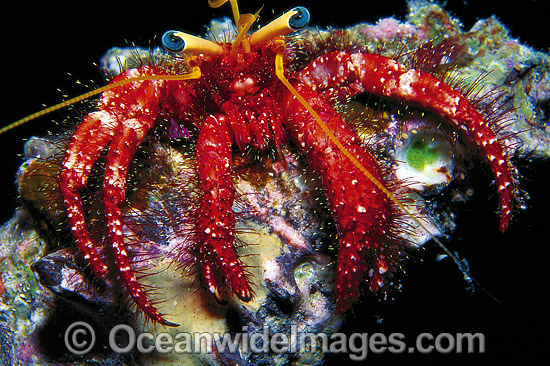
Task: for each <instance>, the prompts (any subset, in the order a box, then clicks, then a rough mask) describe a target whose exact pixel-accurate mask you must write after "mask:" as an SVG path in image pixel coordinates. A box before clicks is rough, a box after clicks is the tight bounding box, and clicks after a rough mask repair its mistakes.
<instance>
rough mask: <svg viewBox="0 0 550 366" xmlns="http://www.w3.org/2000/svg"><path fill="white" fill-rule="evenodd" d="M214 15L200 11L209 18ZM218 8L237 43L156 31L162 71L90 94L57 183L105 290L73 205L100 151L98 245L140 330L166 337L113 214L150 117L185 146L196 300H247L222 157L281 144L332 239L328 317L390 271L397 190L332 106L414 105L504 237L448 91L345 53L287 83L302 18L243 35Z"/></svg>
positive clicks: (505, 174)
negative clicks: (192, 194) (448, 136)
mask: <svg viewBox="0 0 550 366" xmlns="http://www.w3.org/2000/svg"><path fill="white" fill-rule="evenodd" d="M225 2H226V0H209V3H210V5H211V6H213V7H218V6H221V5H223V4H224V3H225ZM231 5H232V8H233V13H234V18H235V24H236V26H237V29H238V35H237V36H236V37H235V39H234V40H232V42H224V43H216V42H213V41H209V40H206V39H203V38H199V37H195V36H192V35H189V34H185V33H183V32H180V31H168V32H166V33H165V34H164V36H163V37H162V44H163V46H164V47H165V49H166V50H167V52H168V54H170V56H167V57H171V59H170V62H168V63H151V64H149V65H143V66H140V67H138V68H134V69H130V70H126V71H124V72H123V73H121V74H120V75H118V76H117V77H116V78H114V79H113V80H112V81H111V83H110V84H109V85H107V86H106V87H103V88H100V89H98V90H96V91H94V93H95V94H98V93H101V97H100V99H99V102H98V110H97V111H94V112H92V113H90V114H88V115H87V116H86V117H85V118H84V119H83V120H82V122H81V123H80V125H79V126H78V128H77V129H76V131H75V133H74V135H73V136H72V138H71V141H70V144H69V146H68V149H67V152H66V155H65V158H64V162H63V169H62V172H61V175H60V177H59V182H60V188H61V192H62V195H63V200H64V204H65V207H66V210H67V215H68V223H69V226H70V228H71V230H72V234H73V236H74V240H75V242H76V244H77V247H78V249H79V252H80V253H81V255H82V256H83V258H84V260H85V261H86V262H87V263H88V264H89V266H90V268H91V269H92V271H93V272H94V273H95V274H96V275H97V276H98V277H102V276H105V275H106V274H107V273H108V272H109V271H110V265H109V264H108V263H106V262H105V261H104V259H103V257H102V256H100V255H99V254H98V251H97V246H98V245H100V244H98V243H96V242H95V241H94V240H92V238H91V237H90V234H89V232H88V225H87V223H86V218H85V217H86V216H85V212H84V209H83V205H82V200H81V197H80V191H81V190H82V189H83V188H84V187H85V186H86V185H87V178H88V176H89V174H90V172H91V170H92V167H93V165H94V163H95V162H96V160H97V159H98V157H99V156H100V154H101V152H102V151H103V150H104V149H106V148H107V147H108V156H107V160H106V164H105V173H104V183H103V185H104V190H103V192H104V210H105V215H106V224H107V230H108V236H109V238H108V239H109V240H108V245H109V247H110V249H111V252H112V257H113V258H114V267H115V268H116V271H117V272H118V274H119V277H120V280H121V282H122V283H123V285H124V288H125V290H126V292H127V293H128V295H129V296H130V297H131V298H132V299H133V301H134V302H135V304H136V305H137V307H138V308H139V309H140V310H141V311H143V313H144V314H146V316H147V317H148V318H149V319H152V320H153V321H155V322H158V323H161V324H164V325H174V324H172V323H170V322H168V321H167V320H165V318H164V317H163V315H162V314H160V313H159V311H158V310H157V309H156V308H155V306H154V305H153V303H152V302H151V300H150V299H149V298H148V296H147V294H146V292H145V290H144V289H143V287H142V285H141V284H140V283H139V282H138V279H137V277H136V274H135V272H134V270H133V269H132V265H131V261H130V258H129V255H128V253H127V252H126V248H125V243H124V235H123V223H122V212H121V207H122V205H123V203H124V200H125V194H126V188H127V187H126V178H127V173H128V167H129V164H130V162H131V160H132V158H133V156H134V153H135V152H136V150H137V149H138V147H139V146H140V144H141V143H142V141H143V140H144V139H145V137H146V135H147V133H148V131H149V130H150V129H151V128H152V127H153V126H154V125H155V123H156V122H157V120H158V119H159V118H160V117H163V118H165V119H168V120H172V121H174V122H175V123H177V124H178V125H180V126H183V128H185V129H186V130H189V131H191V134H192V137H193V138H194V139H196V170H197V171H196V175H197V179H198V187H199V190H200V200H199V204H198V207H197V208H196V214H195V217H194V220H195V221H194V233H193V235H194V252H195V255H196V263H197V266H198V267H199V271H200V274H201V277H202V280H203V284H204V287H205V288H206V289H207V290H208V291H209V292H211V293H212V294H213V296H214V297H215V298H216V299H217V300H218V301H220V302H224V301H225V300H227V299H228V297H229V296H230V295H231V293H234V294H235V295H236V296H237V297H238V298H239V299H241V300H243V301H248V300H250V299H251V298H252V297H253V296H254V292H253V289H252V288H251V285H250V281H249V278H248V275H247V272H246V271H245V270H244V269H243V265H242V263H241V261H240V260H239V258H238V256H237V254H236V252H235V249H234V245H233V243H234V240H235V214H234V213H233V211H232V205H233V202H234V199H235V188H234V186H233V180H232V174H233V154H234V150H235V149H238V150H240V151H242V152H244V151H245V149H257V150H262V149H266V148H273V149H275V150H278V149H280V148H281V146H282V145H283V144H294V145H296V146H297V147H298V149H299V150H300V152H301V153H303V154H304V155H305V157H306V159H307V162H308V164H309V166H310V168H311V169H312V170H313V171H315V172H316V173H317V174H318V175H319V176H320V177H321V180H322V186H323V189H324V192H325V194H326V196H327V200H328V203H329V207H330V210H331V213H332V216H333V218H334V221H335V223H336V228H337V232H338V263H337V272H336V283H335V298H336V301H337V306H338V307H339V309H341V310H345V309H347V308H349V307H350V305H351V304H352V303H353V301H354V300H355V299H356V298H357V297H358V296H359V286H360V284H361V282H362V280H363V278H364V277H366V278H367V281H368V288H369V290H370V291H373V292H374V291H377V290H378V289H379V288H381V287H383V286H384V285H385V284H386V283H387V280H388V278H389V277H390V276H391V275H392V273H393V272H394V271H395V269H396V267H397V266H398V265H399V261H400V258H401V257H402V256H403V254H404V251H405V250H406V246H407V242H406V241H405V240H404V239H401V238H400V237H399V236H398V235H397V233H396V231H397V230H398V228H399V225H398V222H399V217H400V216H402V215H404V214H407V210H406V208H405V206H404V205H403V203H402V202H401V201H400V199H399V198H398V197H397V196H396V194H395V192H396V189H397V188H398V185H399V183H395V182H392V181H391V180H390V179H389V178H388V177H387V176H386V175H387V173H386V171H385V169H383V168H382V167H380V166H379V164H378V163H377V161H376V159H375V158H374V157H373V156H372V155H371V153H370V152H369V151H368V150H367V149H365V147H364V146H363V145H362V143H361V142H360V141H359V139H358V138H357V137H356V135H355V133H354V132H353V130H352V129H351V128H350V127H349V126H348V125H347V124H346V122H345V121H344V120H343V119H342V118H341V117H340V115H339V114H338V112H337V111H336V110H335V109H334V108H333V105H332V103H333V102H334V101H338V100H344V99H346V98H351V97H353V96H354V95H356V94H358V93H364V92H366V93H371V94H376V95H381V96H384V97H388V98H396V99H399V100H401V101H404V102H407V103H411V104H414V105H417V106H419V107H422V108H425V109H427V110H430V111H432V112H433V113H435V114H437V115H439V116H440V117H442V118H443V119H444V120H445V121H447V123H448V124H449V125H451V126H454V127H458V128H460V129H461V130H464V131H465V133H467V134H468V135H469V136H470V137H471V140H472V141H474V143H475V144H476V145H477V146H478V147H479V149H480V150H481V151H482V153H483V154H484V156H485V157H486V159H487V160H488V161H489V163H490V165H491V168H492V171H493V174H494V177H495V180H496V183H497V187H498V191H499V196H500V230H501V231H504V230H505V229H506V227H507V225H508V223H509V221H510V218H511V212H512V201H513V198H514V183H513V177H512V167H511V164H510V162H509V160H508V159H507V157H506V154H505V153H504V149H503V145H502V143H501V142H500V141H499V140H498V139H497V137H496V134H495V133H494V132H493V130H492V128H491V126H490V123H489V122H488V119H487V118H486V116H485V115H484V114H483V113H482V112H480V111H478V110H476V108H475V106H474V105H473V103H471V102H470V101H469V100H468V99H467V98H466V97H465V96H464V95H462V94H461V92H460V91H457V90H455V89H453V88H452V87H451V86H449V85H447V84H446V83H445V82H443V81H442V80H440V79H438V78H437V77H435V76H433V75H432V74H431V73H429V72H426V71H420V70H415V69H410V68H407V67H405V66H403V65H401V64H399V63H398V62H396V61H395V60H393V59H391V58H387V57H384V56H380V55H377V54H367V53H362V52H359V51H346V50H341V51H334V50H331V51H330V52H326V53H324V54H321V55H316V56H315V58H314V59H311V60H308V62H307V64H306V66H305V67H302V68H300V69H298V70H295V69H291V68H285V65H287V64H289V63H291V60H292V57H294V56H295V54H296V50H295V49H293V45H292V44H290V43H288V42H285V39H286V38H285V35H287V34H289V33H292V32H295V31H298V30H300V29H301V28H303V27H305V26H306V25H307V23H308V21H309V13H308V11H307V10H306V9H305V8H303V7H296V8H294V9H292V10H290V11H288V12H287V13H286V14H284V15H282V16H281V17H279V18H277V19H275V20H274V21H273V22H271V23H269V24H267V25H265V26H264V27H262V28H259V29H258V30H256V31H254V32H249V30H250V28H251V26H252V25H253V24H254V22H255V20H256V15H252V14H242V15H241V14H239V11H238V9H237V6H236V1H233V0H232V1H231ZM89 95H92V94H89ZM89 95H86V97H87V96H89ZM80 99H83V98H80ZM70 102H72V101H69V102H68V103H70ZM68 103H65V104H64V105H66V104H68Z"/></svg>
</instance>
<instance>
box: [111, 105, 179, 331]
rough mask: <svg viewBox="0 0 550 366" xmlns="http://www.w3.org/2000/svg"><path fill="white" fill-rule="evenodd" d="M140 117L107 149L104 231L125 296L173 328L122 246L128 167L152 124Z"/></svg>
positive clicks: (128, 122)
mask: <svg viewBox="0 0 550 366" xmlns="http://www.w3.org/2000/svg"><path fill="white" fill-rule="evenodd" d="M140 117H141V118H140V119H139V120H138V119H128V120H125V121H124V122H123V123H121V126H120V130H119V131H118V132H117V135H116V136H115V137H114V138H113V141H112V142H111V146H110V147H109V154H108V155H107V164H106V166H105V177H104V183H103V185H104V197H103V198H104V204H105V215H106V217H107V229H108V233H109V240H110V244H111V249H112V252H113V257H114V260H115V264H116V267H117V268H118V270H119V273H120V278H121V280H122V284H123V285H124V287H125V289H126V291H127V293H128V295H130V297H131V298H132V299H133V300H134V302H135V303H136V305H137V306H138V308H139V309H140V310H142V311H143V312H144V313H145V314H146V315H147V317H148V318H150V319H152V320H154V321H155V322H158V323H160V324H163V325H169V326H173V325H175V324H173V323H170V322H168V321H166V320H165V319H164V318H163V317H162V315H161V314H160V313H159V311H158V310H157V309H156V308H155V307H154V306H153V304H152V303H151V301H150V300H149V299H148V297H147V294H146V293H145V291H143V288H142V286H141V285H140V283H139V282H138V280H137V278H136V274H135V272H134V271H133V269H132V267H131V263H130V258H129V257H128V253H127V252H126V247H125V245H124V235H123V228H122V211H121V206H122V204H123V203H124V200H125V198H126V177H127V174H128V166H129V164H130V162H131V161H132V158H133V156H134V154H135V152H136V150H137V149H138V147H139V145H140V144H141V143H142V142H143V139H144V138H145V136H146V134H147V132H148V131H149V129H150V128H151V127H152V126H153V124H154V121H155V120H154V118H151V117H150V116H140Z"/></svg>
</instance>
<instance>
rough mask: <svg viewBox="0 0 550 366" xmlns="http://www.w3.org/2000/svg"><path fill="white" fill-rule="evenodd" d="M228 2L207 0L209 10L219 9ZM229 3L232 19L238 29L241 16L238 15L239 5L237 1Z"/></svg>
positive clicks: (231, 0) (230, 0) (225, 0)
mask: <svg viewBox="0 0 550 366" xmlns="http://www.w3.org/2000/svg"><path fill="white" fill-rule="evenodd" d="M227 1H228V0H208V5H210V7H211V8H219V7H220V6H222V5H223V4H225V3H226V2H227ZM229 2H230V3H231V10H232V11H233V19H234V20H235V25H236V26H237V27H238V26H239V24H240V22H241V14H240V13H239V4H238V3H237V0H229Z"/></svg>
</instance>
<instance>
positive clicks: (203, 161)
mask: <svg viewBox="0 0 550 366" xmlns="http://www.w3.org/2000/svg"><path fill="white" fill-rule="evenodd" d="M231 135H232V132H231V131H230V129H229V126H228V123H227V121H226V119H225V117H223V116H209V117H207V118H206V120H205V121H204V122H203V124H202V126H201V131H200V134H199V138H198V141H197V153H196V157H197V175H198V179H199V189H200V192H201V197H200V202H199V207H198V209H197V213H196V224H195V225H196V226H195V232H196V235H197V236H196V240H197V243H196V245H197V254H198V256H197V260H198V262H199V263H200V264H201V270H202V273H203V276H204V280H205V281H206V287H207V288H208V290H209V291H210V292H212V293H213V294H214V296H215V297H216V299H217V300H218V301H220V302H223V301H225V300H226V299H225V298H224V297H225V295H224V292H223V289H222V288H221V281H222V280H223V279H225V281H226V282H227V284H228V285H229V287H231V289H232V290H233V291H234V293H235V294H236V295H237V296H238V297H239V298H240V299H241V300H243V301H249V300H250V299H251V298H252V296H253V294H254V293H253V291H252V289H251V288H250V284H249V280H248V278H247V276H246V273H245V272H244V270H243V266H242V263H241V261H240V260H239V258H238V257H237V255H236V253H235V249H234V246H233V244H234V241H235V214H234V212H233V210H232V206H233V201H234V199H235V187H234V183H233V178H232V174H231V173H232V169H231V167H232V165H233V161H232V154H231V153H232V145H233V138H232V136H231Z"/></svg>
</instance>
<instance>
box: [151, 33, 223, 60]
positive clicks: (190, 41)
mask: <svg viewBox="0 0 550 366" xmlns="http://www.w3.org/2000/svg"><path fill="white" fill-rule="evenodd" d="M162 45H163V46H164V48H165V49H166V50H167V51H168V52H171V53H175V54H178V55H181V54H184V53H186V54H195V55H198V54H203V55H207V56H219V55H221V54H223V48H222V47H221V46H220V45H219V44H217V43H214V42H212V41H209V40H207V39H203V38H200V37H196V36H192V35H190V34H187V33H183V32H180V31H175V30H170V31H167V32H165V33H164V34H163V35H162Z"/></svg>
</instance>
